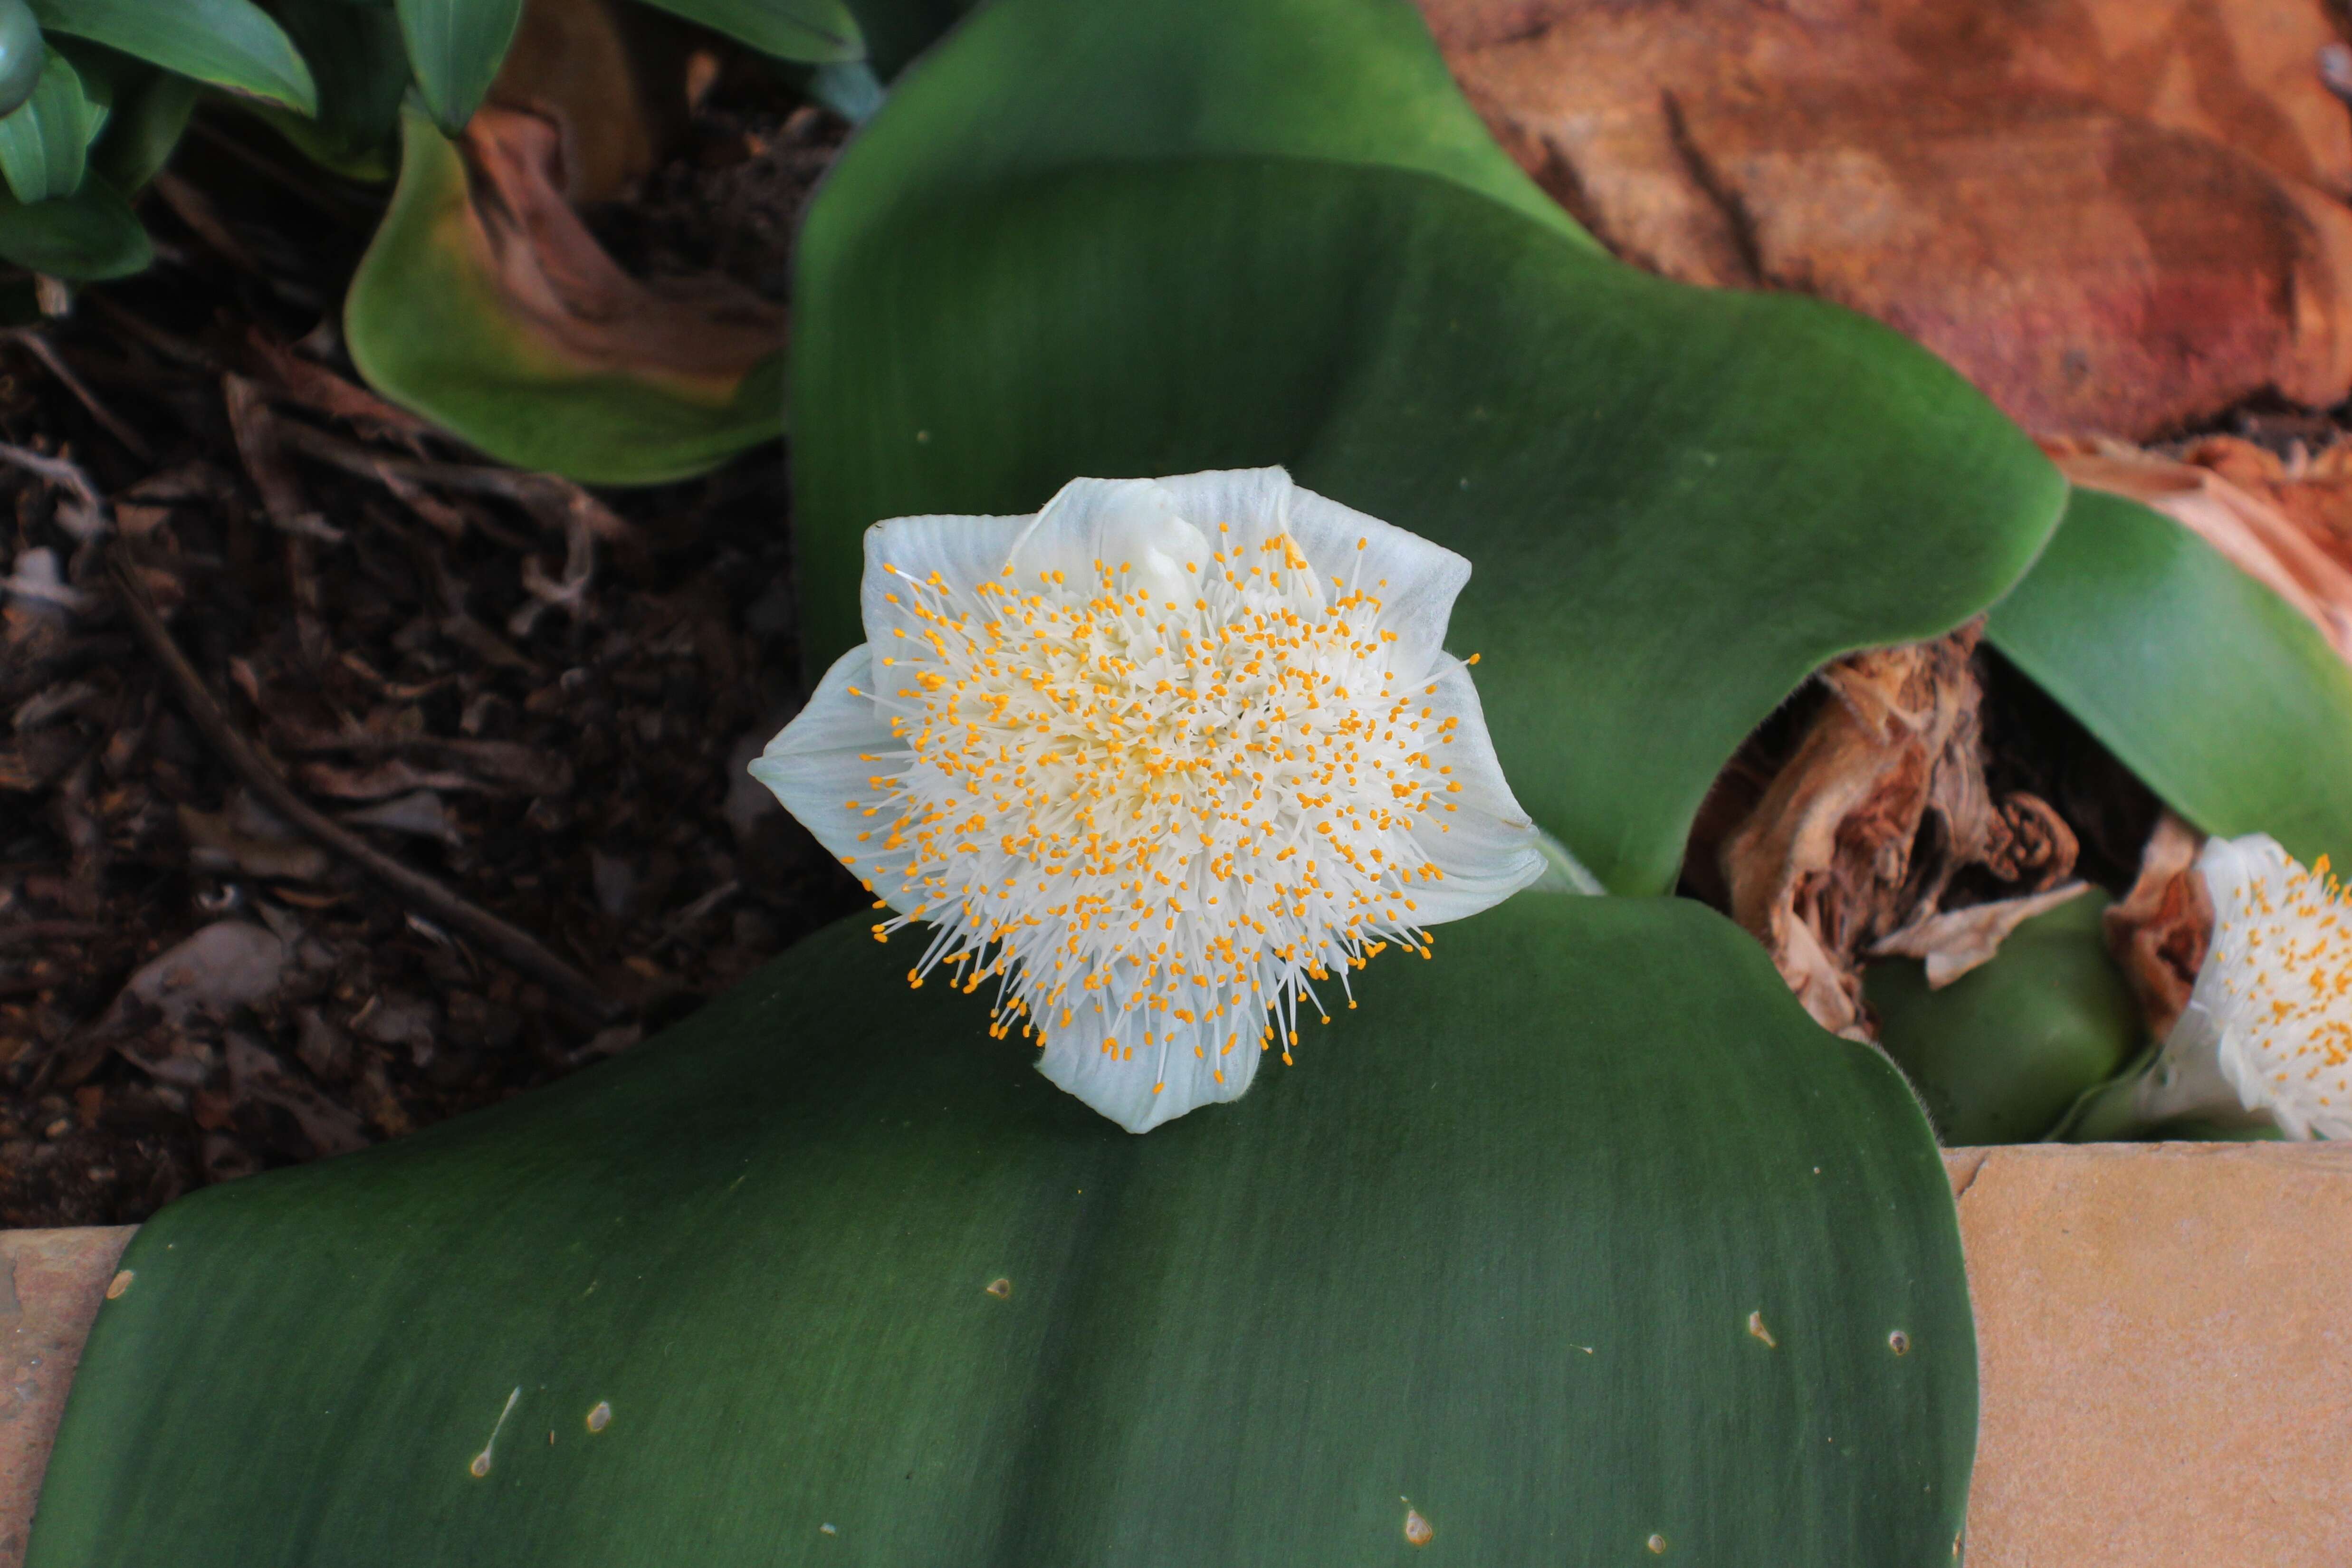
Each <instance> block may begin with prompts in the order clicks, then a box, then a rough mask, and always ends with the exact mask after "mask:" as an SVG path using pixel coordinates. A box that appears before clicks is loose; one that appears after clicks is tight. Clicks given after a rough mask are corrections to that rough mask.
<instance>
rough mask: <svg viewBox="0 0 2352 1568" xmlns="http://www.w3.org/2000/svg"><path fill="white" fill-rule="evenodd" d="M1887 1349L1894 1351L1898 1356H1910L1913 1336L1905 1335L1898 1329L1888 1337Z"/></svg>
mask: <svg viewBox="0 0 2352 1568" xmlns="http://www.w3.org/2000/svg"><path fill="white" fill-rule="evenodd" d="M1886 1348H1887V1349H1888V1350H1891V1351H1893V1352H1895V1354H1896V1355H1909V1354H1910V1353H1911V1336H1910V1335H1909V1334H1906V1333H1905V1332H1904V1331H1902V1330H1901V1329H1896V1330H1895V1331H1894V1332H1892V1333H1890V1334H1888V1335H1887V1336H1886Z"/></svg>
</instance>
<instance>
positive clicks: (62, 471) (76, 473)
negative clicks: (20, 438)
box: [0, 441, 107, 540]
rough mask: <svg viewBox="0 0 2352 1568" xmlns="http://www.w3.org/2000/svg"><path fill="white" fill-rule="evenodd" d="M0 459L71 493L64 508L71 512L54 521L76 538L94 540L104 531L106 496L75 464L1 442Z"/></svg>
mask: <svg viewBox="0 0 2352 1568" xmlns="http://www.w3.org/2000/svg"><path fill="white" fill-rule="evenodd" d="M0 462H5V463H8V464H10V465H12V466H14V467H16V468H22V469H24V470H25V471H26V473H28V474H37V475H38V476H39V477H40V478H42V479H47V480H48V481H49V483H51V484H53V485H56V486H57V487H58V489H64V490H69V491H71V492H72V494H73V498H74V504H73V506H72V507H71V508H70V509H68V510H71V511H72V512H73V513H74V515H73V516H71V517H67V516H62V515H61V516H59V517H58V521H60V522H62V523H64V524H65V525H66V531H67V532H68V533H70V534H72V535H73V536H74V537H75V538H76V539H84V540H87V539H94V538H96V537H97V536H98V535H99V534H101V533H103V532H105V531H106V524H107V518H106V498H105V497H104V496H101V495H100V494H99V493H98V487H97V486H96V485H94V484H91V483H90V482H89V475H88V474H85V473H83V472H82V471H81V466H80V465H79V464H78V463H75V462H72V461H70V460H68V459H67V458H52V457H50V456H49V455H48V454H47V453H46V452H36V451H34V450H33V449H32V448H31V447H12V446H10V445H9V444H8V443H7V442H5V441H0Z"/></svg>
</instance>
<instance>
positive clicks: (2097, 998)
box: [1863, 892, 2146, 1143]
mask: <svg viewBox="0 0 2352 1568" xmlns="http://www.w3.org/2000/svg"><path fill="white" fill-rule="evenodd" d="M2107 906H2108V900H2107V898H2106V896H2105V894H2102V893H2097V892H2091V893H2085V894H2084V895H2082V896H2080V897H2078V898H2075V899H2073V900H2069V901H2068V902H2066V903H2063V904H2061V905H2059V906H2058V908H2056V909H2054V910H2051V911H2050V912H2049V913H2047V914H2043V915H2037V916H2035V917H2034V918H2033V919H2032V920H2029V921H2025V922H2024V923H2023V924H2021V925H2020V926H2019V927H2018V928H2017V929H2016V930H2015V931H2011V933H2010V934H2009V937H2008V939H2007V940H2006V941H2004V942H2002V943H2001V947H2000V952H1999V953H1998V954H1997V955H1995V956H1994V957H1993V958H1992V959H1991V960H1990V962H1989V963H1984V964H1983V965H1981V966H1979V967H1978V968H1976V969H1972V970H1970V971H1969V972H1968V973H1965V974H1963V975H1961V976H1960V977H1959V978H1958V979H1957V980H1955V981H1953V982H1952V983H1951V984H1948V985H1947V986H1945V987H1944V988H1943V989H1941V990H1930V989H1929V988H1928V985H1927V976H1926V974H1925V973H1924V972H1923V966H1922V965H1920V964H1919V963H1916V962H1914V961H1912V960H1910V959H1895V960H1892V961H1888V962H1884V963H1876V964H1874V965H1872V966H1871V968H1870V969H1869V970H1867V971H1866V972H1865V973H1864V976H1863V980H1864V986H1865V987H1866V991H1867V994H1868V996H1869V999H1870V1005H1871V1006H1872V1007H1873V1008H1874V1010H1875V1011H1876V1012H1877V1014H1878V1024H1879V1039H1880V1042H1881V1044H1883V1045H1884V1046H1885V1050H1886V1054H1887V1055H1888V1056H1889V1057H1891V1058H1894V1060H1895V1065H1896V1066H1897V1067H1899V1068H1902V1069H1903V1071H1904V1074H1905V1076H1906V1077H1907V1078H1909V1079H1910V1080H1911V1082H1912V1084H1913V1085H1914V1086H1915V1087H1916V1089H1918V1091H1919V1098H1920V1100H1921V1102H1922V1103H1924V1104H1925V1105H1926V1106H1927V1114H1928V1116H1929V1118H1930V1119H1931V1120H1933V1121H1934V1122H1935V1123H1936V1131H1937V1135H1938V1136H1940V1137H1941V1138H1942V1139H1943V1141H1944V1142H1947V1143H2024V1142H2032V1141H2034V1140H2036V1139H2038V1138H2041V1137H2042V1135H2043V1134H2045V1133H2047V1132H2048V1131H2050V1130H2051V1129H2052V1128H2053V1127H2054V1126H2055V1125H2057V1123H2058V1122H2059V1121H2060V1120H2061V1119H2062V1118H2063V1117H2064V1115H2065V1114H2066V1111H2067V1110H2068V1108H2069V1107H2071V1106H2072V1105H2073V1104H2074V1101H2075V1100H2077V1099H2078V1098H2079V1097H2080V1096H2081V1095H2082V1094H2083V1093H2084V1090H2086V1089H2091V1088H2092V1087H2093V1086H2095V1085H2096V1084H2100V1083H2103V1082H2105V1080H2106V1079H2109V1078H2112V1077H2113V1076H2114V1075H2115V1074H2116V1072H2118V1071H2119V1070H2121V1068H2123V1066H2124V1064H2125V1063H2126V1062H2127V1061H2129V1060H2131V1059H2132V1058H2133V1057H2134V1056H2136V1055H2137V1053H2138V1051H2139V1049H2140V1047H2142V1045H2143V1044H2144V1043H2145V1040H2146V1031H2145V1028H2144V1027H2143V1026H2142V1025H2141V1023H2140V1013H2139V1007H2138V1005H2137V1003H2135V1002H2134V1001H2133V1000H2132V994H2131V988H2130V987H2129V986H2128V985H2126V984H2125V982H2124V977H2123V974H2122V973H2121V972H2120V971H2118V970H2117V969H2116V966H2115V963H2113V961H2112V960H2110V959H2109V958H2108V956H2107V948H2106V941H2105V936H2104V934H2103V932H2102V929H2101V924H2100V922H2101V920H2102V918H2103V917H2104V916H2105V911H2106V909H2107Z"/></svg>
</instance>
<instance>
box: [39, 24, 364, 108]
mask: <svg viewBox="0 0 2352 1568" xmlns="http://www.w3.org/2000/svg"><path fill="white" fill-rule="evenodd" d="M33 14H34V15H35V16H38V17H39V18H40V21H41V26H43V27H45V28H47V30H48V31H50V32H52V33H66V34H69V35H71V36H72V37H77V38H88V39H89V41H90V42H92V43H94V44H104V45H105V46H107V47H109V48H113V49H121V51H122V52H123V53H124V54H127V55H133V56H136V57H137V58H140V59H142V60H147V61H150V62H152V63H153V64H155V65H159V66H162V67H163V68H164V69H165V70H169V71H177V72H178V73H179V74H180V75H182V76H184V77H192V78H194V79H195V80H197V81H203V82H210V83H211V84H212V85H213V86H215V87H220V88H226V89H228V90H229V91H231V92H241V93H246V94H248V95H249V96H251V97H254V98H258V99H261V100H265V101H267V102H269V103H276V104H281V105H283V106H284V107H286V108H288V109H291V110H295V111H297V112H298V113H302V114H312V113H316V112H317V110H318V108H319V101H318V91H317V89H316V88H315V87H314V86H313V84H312V83H311V80H310V68H309V67H308V66H306V65H304V64H303V63H302V57H301V56H300V55H299V54H297V53H296V52H295V50H294V46H293V45H292V44H291V43H289V42H288V40H287V37H286V35H285V34H284V33H283V32H281V31H280V30H279V29H278V24H277V23H275V22H273V21H271V20H270V19H269V15H268V12H266V11H264V10H262V9H261V8H260V7H259V6H257V5H254V4H253V3H252V0H33Z"/></svg>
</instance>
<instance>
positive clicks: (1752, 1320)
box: [1748, 1310, 1780, 1351]
mask: <svg viewBox="0 0 2352 1568" xmlns="http://www.w3.org/2000/svg"><path fill="white" fill-rule="evenodd" d="M1748 1335H1749V1337H1750V1338H1752V1339H1759V1340H1762V1341H1763V1342H1764V1348H1765V1349H1766V1350H1768V1351H1770V1350H1779V1349H1780V1341H1778V1340H1776V1339H1774V1338H1773V1337H1772V1331H1771V1330H1769V1329H1768V1328H1766V1327H1765V1326H1764V1314H1763V1313H1762V1312H1761V1311H1760V1310H1759V1311H1754V1312H1750V1313H1748Z"/></svg>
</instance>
